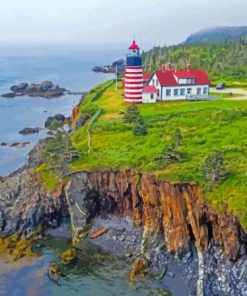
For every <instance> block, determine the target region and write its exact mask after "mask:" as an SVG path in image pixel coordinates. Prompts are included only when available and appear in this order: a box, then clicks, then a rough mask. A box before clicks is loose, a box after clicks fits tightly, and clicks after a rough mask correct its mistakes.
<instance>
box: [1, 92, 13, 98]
mask: <svg viewBox="0 0 247 296" xmlns="http://www.w3.org/2000/svg"><path fill="white" fill-rule="evenodd" d="M15 96H16V94H15V93H7V94H3V95H2V97H3V98H14V97H15Z"/></svg>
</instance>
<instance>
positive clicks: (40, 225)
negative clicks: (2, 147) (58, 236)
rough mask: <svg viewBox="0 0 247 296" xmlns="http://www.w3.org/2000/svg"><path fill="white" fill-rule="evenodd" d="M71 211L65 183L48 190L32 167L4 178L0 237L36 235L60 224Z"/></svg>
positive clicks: (0, 191)
mask: <svg viewBox="0 0 247 296" xmlns="http://www.w3.org/2000/svg"><path fill="white" fill-rule="evenodd" d="M67 215H68V211H67V205H66V200H65V196H64V194H63V185H61V186H60V187H58V188H57V189H56V190H54V191H53V192H47V191H46V190H45V189H44V188H43V186H42V185H41V184H40V182H39V180H38V179H37V175H36V174H35V173H34V171H33V169H32V168H26V169H23V170H20V171H18V172H16V173H14V174H13V175H11V176H10V177H8V178H2V179H1V180H0V237H1V238H3V237H8V236H11V235H13V234H19V235H20V237H22V238H30V237H32V236H33V235H34V234H35V233H36V231H39V232H40V231H41V232H42V230H43V229H45V228H47V227H48V228H49V227H57V226H58V224H59V222H60V221H61V220H62V219H63V217H66V216H67Z"/></svg>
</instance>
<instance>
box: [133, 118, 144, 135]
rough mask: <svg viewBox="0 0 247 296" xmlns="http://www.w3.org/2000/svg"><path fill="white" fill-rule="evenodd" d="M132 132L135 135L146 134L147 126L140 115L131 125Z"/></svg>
mask: <svg viewBox="0 0 247 296" xmlns="http://www.w3.org/2000/svg"><path fill="white" fill-rule="evenodd" d="M133 134H134V135H135V136H146V135H147V127H146V125H145V122H144V120H143V118H142V117H139V118H138V119H137V121H136V122H135V124H134V126H133Z"/></svg>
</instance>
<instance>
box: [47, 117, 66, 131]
mask: <svg viewBox="0 0 247 296" xmlns="http://www.w3.org/2000/svg"><path fill="white" fill-rule="evenodd" d="M65 120H66V117H65V116H64V115H62V114H56V115H54V116H50V117H48V118H47V120H46V122H45V127H46V128H48V127H49V126H51V124H52V122H54V121H57V122H64V121H65Z"/></svg>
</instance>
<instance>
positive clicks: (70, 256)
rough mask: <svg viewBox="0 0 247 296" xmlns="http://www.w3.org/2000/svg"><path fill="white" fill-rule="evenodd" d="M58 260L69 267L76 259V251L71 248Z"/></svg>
mask: <svg viewBox="0 0 247 296" xmlns="http://www.w3.org/2000/svg"><path fill="white" fill-rule="evenodd" d="M60 259H61V261H62V263H63V264H64V265H69V264H70V263H71V262H72V261H74V260H75V259H76V249H75V248H71V249H68V250H66V251H64V252H63V253H61V255H60Z"/></svg>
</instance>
